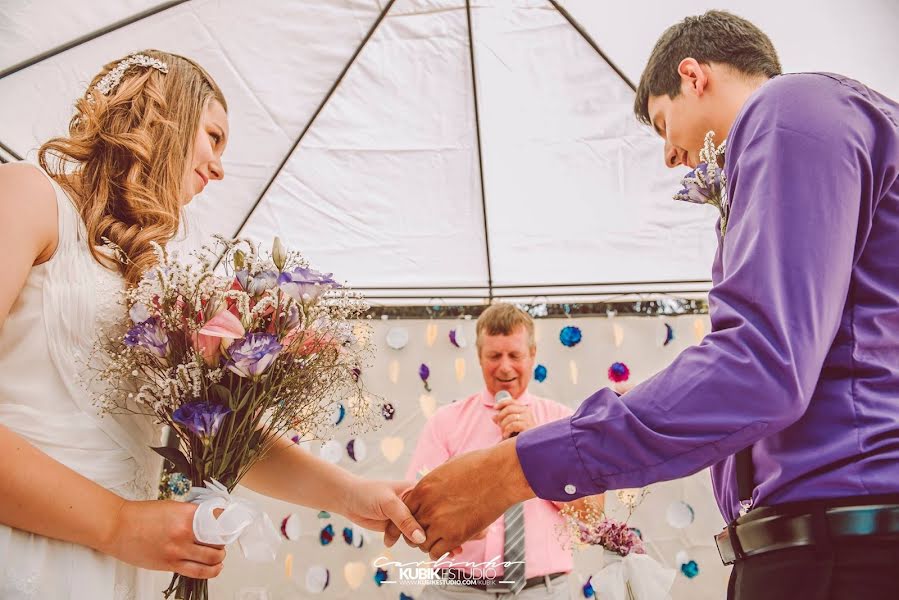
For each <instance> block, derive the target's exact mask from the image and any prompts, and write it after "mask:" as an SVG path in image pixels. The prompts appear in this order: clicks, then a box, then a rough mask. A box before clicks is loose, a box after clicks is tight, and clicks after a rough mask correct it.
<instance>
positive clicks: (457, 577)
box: [440, 569, 568, 592]
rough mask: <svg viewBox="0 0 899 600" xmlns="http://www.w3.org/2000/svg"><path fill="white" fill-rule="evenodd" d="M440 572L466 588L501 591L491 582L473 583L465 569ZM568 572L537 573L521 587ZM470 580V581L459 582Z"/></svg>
mask: <svg viewBox="0 0 899 600" xmlns="http://www.w3.org/2000/svg"><path fill="white" fill-rule="evenodd" d="M440 574H441V575H442V576H443V577H444V579H452V580H454V581H458V582H460V585H464V586H465V587H467V588H471V589H473V590H481V591H485V592H486V591H491V592H492V591H496V592H501V591H502V590H501V589H499V588H500V587H501V585H497V584H492V585H487V584H484V583H474V582H475V581H478V580H476V579H471V575H469V574H468V573H466V572H465V571H459V570H458V569H441V572H440ZM567 574H568V573H550V574H549V575H539V576H537V577H529V578H528V579H527V580H526V581H525V582H524V587H523V588H522V589H524V590H526V589H528V588H532V587H536V586H538V585H543V584H545V583H546V582H547V578H549V581H552V580H553V579H556V578H558V577H561V576H562V575H567ZM466 581H471V583H461V582H466Z"/></svg>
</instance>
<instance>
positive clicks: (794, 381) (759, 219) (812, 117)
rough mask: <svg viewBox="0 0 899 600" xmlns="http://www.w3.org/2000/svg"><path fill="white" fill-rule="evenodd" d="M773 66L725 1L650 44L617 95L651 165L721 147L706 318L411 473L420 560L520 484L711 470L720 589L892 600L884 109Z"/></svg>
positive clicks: (897, 420)
mask: <svg viewBox="0 0 899 600" xmlns="http://www.w3.org/2000/svg"><path fill="white" fill-rule="evenodd" d="M780 72H781V68H780V63H779V61H778V58H777V54H776V52H775V50H774V48H773V46H772V44H771V41H770V40H769V39H768V37H767V36H766V35H765V34H764V33H762V32H761V31H760V30H759V29H758V28H756V27H755V26H753V25H752V24H751V23H749V22H748V21H745V20H744V19H741V18H738V17H736V16H734V15H731V14H728V13H725V12H719V11H709V12H707V13H705V14H704V15H701V16H698V17H690V18H687V19H685V20H684V21H682V22H681V23H678V24H676V25H674V26H672V27H671V28H669V29H668V30H667V31H666V32H665V33H664V34H663V35H662V37H661V38H660V39H659V41H658V42H657V44H656V46H655V48H654V49H653V52H652V55H651V56H650V58H649V62H648V65H647V67H646V69H645V71H644V73H643V76H642V78H641V80H640V85H639V89H638V90H637V96H636V101H635V104H634V108H635V112H636V115H637V117H638V119H640V120H641V121H642V122H644V123H647V124H651V125H652V127H653V128H654V129H655V131H656V132H657V133H658V134H659V135H660V136H661V137H662V138H663V139H664V140H665V163H666V164H667V165H668V166H670V167H678V166H683V165H686V166H689V167H695V166H696V165H697V163H698V160H699V150H700V148H701V146H702V142H703V138H704V136H705V134H706V133H707V132H708V131H710V130H711V131H714V132H715V140H716V141H717V142H718V143H721V141H723V140H725V139H726V140H727V149H726V157H725V163H724V170H725V172H726V174H727V188H728V189H727V192H728V197H729V202H730V208H729V216H728V224H727V228H726V233H725V234H724V236H723V238H721V239H720V240H719V250H718V253H717V255H716V257H715V261H714V264H713V267H712V276H713V281H714V286H713V289H712V290H711V292H710V294H709V299H710V307H711V309H710V312H711V319H712V326H713V331H712V333H711V334H710V335H709V336H707V337H706V339H705V340H704V341H703V343H702V344H701V345H699V346H696V347H693V348H690V349H688V350H686V351H685V352H683V353H682V354H681V355H680V356H679V357H678V358H677V359H676V360H675V361H674V362H673V363H672V364H671V365H670V366H669V367H668V368H667V369H665V370H664V371H662V372H660V373H659V374H657V375H656V376H655V377H653V378H651V379H649V380H648V381H646V382H644V383H643V384H641V385H639V386H637V387H636V388H634V389H633V390H632V391H631V392H630V393H629V394H628V395H627V397H626V399H625V398H621V397H619V396H618V395H617V394H615V392H613V391H612V390H609V389H603V390H600V391H598V392H597V393H596V394H594V395H593V396H591V397H590V398H588V399H587V400H586V401H584V403H583V404H582V405H581V407H580V409H579V410H578V411H577V412H576V413H575V414H574V415H573V416H572V417H570V418H568V419H563V420H560V421H556V422H554V423H550V424H548V425H544V426H541V427H537V428H535V429H531V430H529V431H526V432H524V433H522V434H521V435H519V436H518V437H517V438H515V439H509V440H506V441H504V442H502V443H500V444H498V445H496V446H494V447H491V448H487V449H484V450H478V451H475V452H471V453H468V454H464V455H461V456H459V457H456V458H455V459H453V460H450V461H449V462H447V463H446V464H444V465H442V466H440V467H438V468H436V469H434V470H433V471H431V472H430V473H429V474H428V475H427V476H425V477H424V478H423V479H422V480H421V481H420V482H419V484H418V485H417V486H416V487H415V488H414V489H413V490H412V491H411V492H409V494H408V495H407V496H406V498H405V500H406V502H407V504H408V506H409V508H410V509H411V510H412V512H413V513H414V514H415V516H416V518H417V519H418V521H419V522H420V523H421V524H422V525H423V526H424V527H425V529H426V532H427V538H428V539H427V541H426V542H425V543H424V544H421V545H420V547H421V548H422V549H423V550H424V551H427V552H429V553H430V555H431V557H432V558H436V557H439V556H441V555H442V554H444V553H445V552H447V551H449V550H450V549H452V548H455V547H456V546H459V545H460V544H461V543H462V542H464V541H465V540H466V539H468V538H470V537H472V536H473V535H474V534H476V533H477V532H480V531H481V530H483V529H484V527H485V526H486V525H487V524H489V523H491V522H493V521H494V520H496V519H497V518H498V517H500V516H501V515H502V514H503V511H504V510H505V509H506V508H507V507H509V506H511V505H512V504H514V503H517V502H521V501H524V500H527V499H529V498H533V497H534V496H537V497H540V498H544V499H547V500H562V501H565V500H572V499H575V498H578V497H581V496H585V495H588V494H597V493H600V492H603V491H605V490H609V489H617V488H629V487H638V486H643V485H646V484H649V483H652V482H656V481H662V480H668V479H674V478H678V477H683V476H686V475H689V474H691V473H694V472H696V471H699V470H701V469H703V468H705V467H707V466H710V465H712V476H713V480H714V481H713V482H714V489H715V495H716V497H717V500H718V504H719V507H720V509H721V512H722V514H723V515H724V517H725V520H727V521H729V522H730V525H729V527H728V529H727V530H725V531H724V532H722V534H721V535H719V536H718V538H717V543H718V547H719V550H720V552H721V555H722V558H723V559H724V560H725V562H727V563H730V562H733V563H734V568H733V571H732V575H731V581H730V586H729V587H730V589H729V598H732V599H740V600H746V599H750V598H751V599H755V598H765V599H767V600H778V599H786V598H793V596H794V595H795V594H796V593H797V592H800V591H801V592H802V594H803V596H804V600H816V599H823V598H828V599H849V598H852V599H856V598H865V599H866V600H872V599H880V598H894V597H895V595H896V589H897V583H899V578H897V572H899V105H897V104H896V103H895V102H893V101H892V100H890V99H888V98H886V97H884V96H882V95H880V94H878V93H877V92H875V91H873V90H871V89H869V88H867V87H865V86H863V85H862V84H860V83H858V82H856V81H853V80H851V79H847V78H845V77H842V76H839V75H832V74H823V73H803V74H793V75H780ZM716 230H717V228H716ZM742 513H745V514H744V515H743V516H741V514H742ZM398 535H399V533H398V532H397V531H396V530H395V529H394V530H388V532H387V533H386V534H385V540H386V542H387V543H388V544H392V543H393V542H394V541H395V540H396V538H397V536H398Z"/></svg>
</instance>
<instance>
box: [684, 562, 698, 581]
mask: <svg viewBox="0 0 899 600" xmlns="http://www.w3.org/2000/svg"><path fill="white" fill-rule="evenodd" d="M680 572H681V573H683V574H684V575H686V576H687V579H693V578H694V577H696V576H697V575H699V565H697V564H696V561H695V560H691V561H689V562H686V563H684V564H682V565H681V567H680Z"/></svg>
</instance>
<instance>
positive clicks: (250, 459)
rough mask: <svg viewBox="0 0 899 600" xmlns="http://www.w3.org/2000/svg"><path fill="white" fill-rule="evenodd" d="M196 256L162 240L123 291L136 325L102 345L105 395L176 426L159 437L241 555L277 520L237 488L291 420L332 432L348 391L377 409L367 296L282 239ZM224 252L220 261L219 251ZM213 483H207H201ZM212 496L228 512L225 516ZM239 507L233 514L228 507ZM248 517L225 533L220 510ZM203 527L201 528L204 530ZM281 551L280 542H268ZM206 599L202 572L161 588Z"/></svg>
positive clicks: (349, 399) (366, 412) (223, 537)
mask: <svg viewBox="0 0 899 600" xmlns="http://www.w3.org/2000/svg"><path fill="white" fill-rule="evenodd" d="M217 244H219V245H220V246H221V248H219V251H218V252H216V251H214V249H213V248H209V247H204V250H203V251H202V252H200V253H198V254H197V255H196V257H197V259H198V262H181V261H179V260H178V258H177V256H176V255H174V254H172V255H170V254H168V253H166V251H165V250H164V249H163V248H161V247H158V246H157V247H156V252H157V255H158V266H157V267H155V268H153V269H151V270H150V271H148V272H147V273H146V274H145V275H144V277H143V278H142V280H141V281H140V282H139V284H138V285H137V286H136V287H134V288H131V289H129V290H127V291H126V292H125V294H126V301H127V305H128V307H129V317H130V321H129V323H128V324H127V326H126V327H127V332H126V333H125V334H124V335H122V336H121V337H118V338H113V339H111V340H107V341H105V342H104V343H102V344H101V346H102V347H101V348H100V350H102V356H103V358H104V360H103V363H102V367H101V369H100V372H99V378H100V379H101V380H103V381H104V383H105V384H106V389H107V390H110V391H107V392H106V393H104V394H103V395H102V396H101V397H100V403H101V408H102V409H103V410H105V411H107V412H119V413H121V412H128V413H134V414H141V415H147V416H149V417H151V418H153V419H155V420H156V421H157V422H158V423H161V424H164V425H167V426H169V427H170V428H171V430H172V431H173V432H174V433H175V435H176V437H177V440H178V447H177V448H169V447H162V448H153V449H154V450H155V451H157V452H158V453H159V454H161V455H162V456H164V457H165V458H166V459H168V460H169V461H170V462H171V463H173V464H174V466H175V470H176V471H177V472H178V473H180V474H181V478H180V479H182V487H184V488H186V486H185V485H184V481H187V480H189V482H188V483H190V484H192V485H193V486H194V487H193V490H192V494H191V496H190V497H189V498H188V499H189V500H191V501H195V502H197V503H199V504H200V507H199V508H198V513H199V511H200V510H202V509H204V507H205V508H206V509H208V513H209V514H198V515H197V517H195V520H194V526H195V530H196V529H197V527H198V523H200V526H201V528H203V527H205V528H206V530H207V531H212V532H213V533H212V534H208V535H205V537H207V538H209V539H200V541H202V542H205V543H219V544H224V543H230V542H232V541H234V540H235V539H237V538H240V541H241V547H242V549H243V550H244V554H248V553H249V552H248V550H249V548H250V547H253V548H254V550H255V554H259V550H260V548H262V549H263V550H262V554H263V555H264V554H266V551H265V548H266V543H267V540H268V541H270V540H272V539H275V540H276V539H277V532H276V531H275V530H274V528H273V527H272V526H271V522H270V521H268V520H267V517H265V516H264V515H261V514H259V512H258V511H256V510H255V508H254V507H252V506H250V505H248V504H247V503H241V501H239V500H235V499H233V498H231V497H230V495H229V494H230V492H231V491H232V490H233V489H234V487H235V486H236V485H237V484H238V482H240V480H241V478H242V477H243V476H244V475H245V474H246V473H247V472H248V471H249V469H250V468H251V467H252V466H253V465H254V464H255V463H256V462H257V461H258V460H259V459H260V458H262V457H263V456H264V455H265V453H266V452H267V451H268V450H269V449H270V448H271V447H272V445H273V444H274V443H275V442H276V440H278V439H279V438H281V437H283V436H285V434H287V433H288V432H291V431H292V432H296V433H297V434H299V435H300V436H301V437H302V436H305V435H307V434H309V435H312V436H314V437H323V436H324V434H326V433H327V431H326V428H328V427H331V426H333V421H332V420H331V415H332V414H333V413H334V410H335V409H336V408H337V403H338V402H341V401H342V402H344V403H345V405H346V406H347V407H348V409H349V412H350V413H351V414H352V415H353V416H354V417H355V422H356V424H357V425H358V424H359V423H366V422H369V420H368V419H369V416H370V415H371V414H373V410H372V409H373V407H372V406H371V401H370V399H369V398H368V397H367V395H366V394H365V393H364V391H363V389H362V385H361V383H360V382H359V374H360V370H359V365H360V364H361V363H362V361H363V359H364V354H365V353H366V351H367V348H366V343H365V342H366V340H367V338H368V335H367V325H366V324H365V323H364V321H363V322H361V323H360V322H356V324H355V325H354V324H353V322H354V321H357V320H358V319H361V318H362V317H363V315H364V313H365V312H366V311H367V310H368V306H367V305H366V304H365V303H364V302H363V301H362V299H361V298H360V297H359V296H357V295H355V294H353V293H351V292H349V291H347V290H346V289H344V288H342V287H341V286H340V285H338V284H337V282H336V281H334V280H333V279H332V278H331V275H330V274H324V273H320V272H318V271H316V270H314V269H312V268H311V267H310V266H309V264H308V263H307V262H306V261H305V260H304V259H303V258H302V257H301V256H300V255H299V254H298V253H295V252H288V251H286V250H285V249H284V247H283V246H282V245H281V243H280V241H279V240H278V239H275V242H274V245H273V248H272V250H271V252H270V253H265V254H263V253H261V252H259V251H258V249H257V248H256V247H255V246H253V245H252V244H251V243H250V242H248V241H246V240H233V241H229V240H225V239H222V238H217ZM219 255H221V256H223V257H224V266H225V268H224V269H223V272H222V271H219V272H216V270H215V266H214V260H215V258H216V257H217V256H219ZM204 484H205V487H201V486H203V485H204ZM213 508H224V509H225V512H224V513H223V514H222V515H221V516H220V517H219V518H218V520H216V518H215V517H214V516H212V510H213ZM229 513H230V518H229ZM234 521H239V522H242V523H243V524H244V526H246V525H247V524H248V523H252V524H251V525H250V527H251V529H253V528H255V531H254V532H252V535H253V536H254V539H252V540H251V539H244V538H243V537H241V535H240V534H241V533H242V532H241V531H237V532H234V531H231V532H228V533H223V532H222V531H218V533H215V532H216V528H217V527H219V528H221V527H223V526H222V525H221V523H222V522H234ZM198 539H199V536H198ZM269 551H270V552H271V553H272V556H271V557H272V558H274V556H273V551H272V550H269ZM164 594H165V597H166V598H168V597H170V596H171V595H172V594H174V595H175V597H176V598H183V599H185V600H205V599H206V598H207V597H208V590H207V585H206V581H203V580H194V579H191V578H188V577H183V576H181V575H177V574H176V575H174V576H173V578H172V582H171V584H170V585H169V588H168V589H167V590H166V591H165V592H164Z"/></svg>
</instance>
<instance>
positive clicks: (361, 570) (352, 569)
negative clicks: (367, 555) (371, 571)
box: [343, 562, 367, 590]
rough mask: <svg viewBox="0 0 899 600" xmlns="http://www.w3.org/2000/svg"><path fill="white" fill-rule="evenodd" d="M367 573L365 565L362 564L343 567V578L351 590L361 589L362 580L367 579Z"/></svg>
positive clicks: (348, 564)
mask: <svg viewBox="0 0 899 600" xmlns="http://www.w3.org/2000/svg"><path fill="white" fill-rule="evenodd" d="M366 571H367V569H366V568H365V563H361V562H350V563H347V564H345V565H344V566H343V576H344V578H345V579H346V582H347V585H349V586H350V589H353V590H356V589H359V586H360V585H362V580H363V579H365V572H366Z"/></svg>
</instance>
